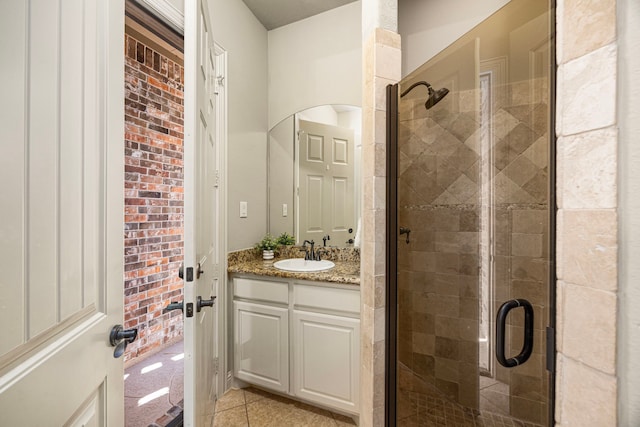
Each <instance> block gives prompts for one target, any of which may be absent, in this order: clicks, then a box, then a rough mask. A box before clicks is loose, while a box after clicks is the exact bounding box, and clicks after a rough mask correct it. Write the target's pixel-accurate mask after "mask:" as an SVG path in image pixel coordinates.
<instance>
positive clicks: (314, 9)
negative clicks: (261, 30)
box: [242, 0, 356, 30]
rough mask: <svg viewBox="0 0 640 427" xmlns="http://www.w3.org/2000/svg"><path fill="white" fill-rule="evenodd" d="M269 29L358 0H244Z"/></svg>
mask: <svg viewBox="0 0 640 427" xmlns="http://www.w3.org/2000/svg"><path fill="white" fill-rule="evenodd" d="M242 1H243V2H244V4H246V5H247V7H248V8H249V9H250V10H251V12H253V14H254V15H255V16H256V18H258V20H259V21H260V22H261V23H262V25H264V27H265V28H266V29H267V30H273V29H274V28H278V27H282V26H283V25H287V24H291V23H292V22H296V21H300V20H301V19H305V18H308V17H310V16H313V15H317V14H319V13H322V12H326V11H327V10H331V9H334V8H336V7H339V6H344V5H345V4H348V3H352V2H354V1H356V0H242Z"/></svg>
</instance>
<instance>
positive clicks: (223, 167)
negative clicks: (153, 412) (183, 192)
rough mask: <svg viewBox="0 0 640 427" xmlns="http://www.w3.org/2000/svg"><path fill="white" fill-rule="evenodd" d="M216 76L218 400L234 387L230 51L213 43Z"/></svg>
mask: <svg viewBox="0 0 640 427" xmlns="http://www.w3.org/2000/svg"><path fill="white" fill-rule="evenodd" d="M214 49H215V54H216V58H215V61H216V63H215V66H216V70H217V74H216V103H217V105H216V114H217V116H216V139H217V141H218V144H217V147H218V153H217V156H216V158H217V159H218V185H219V189H218V191H219V195H220V199H219V204H218V209H219V212H218V223H217V229H218V233H217V234H216V235H217V238H218V248H219V251H220V254H221V257H220V280H219V281H218V286H219V288H218V302H217V304H218V319H217V322H216V342H217V345H216V350H217V354H216V357H217V358H218V384H217V386H216V388H217V392H218V393H217V394H218V397H220V396H222V394H224V392H225V391H226V390H227V389H228V388H229V387H231V380H232V375H231V368H230V363H229V360H230V359H229V357H228V348H229V337H228V334H226V333H225V331H227V325H228V324H229V323H228V316H229V313H230V310H229V307H228V304H227V296H228V295H227V248H228V246H227V111H228V110H227V76H228V73H227V51H226V50H225V49H224V48H223V47H222V46H220V45H219V44H218V43H216V42H215V41H214Z"/></svg>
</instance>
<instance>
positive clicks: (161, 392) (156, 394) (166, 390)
mask: <svg viewBox="0 0 640 427" xmlns="http://www.w3.org/2000/svg"><path fill="white" fill-rule="evenodd" d="M168 393H169V387H162V388H161V389H159V390H156V391H154V392H153V393H149V394H147V395H146V396H145V397H143V398H141V399H140V400H138V406H142V405H144V404H145V403H149V402H151V401H152V400H154V399H157V398H159V397H161V396H164V395H165V394H168Z"/></svg>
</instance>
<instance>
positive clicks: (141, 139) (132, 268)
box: [124, 34, 184, 361]
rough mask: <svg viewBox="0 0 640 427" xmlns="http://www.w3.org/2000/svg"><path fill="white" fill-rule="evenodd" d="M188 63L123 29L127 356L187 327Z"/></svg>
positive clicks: (138, 353)
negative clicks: (134, 333)
mask: <svg viewBox="0 0 640 427" xmlns="http://www.w3.org/2000/svg"><path fill="white" fill-rule="evenodd" d="M183 81H184V70H183V67H182V65H181V64H178V63H176V62H174V61H172V60H170V59H168V58H167V57H165V56H163V55H162V54H161V53H160V52H157V51H154V50H153V49H151V48H150V47H148V46H146V45H145V44H143V43H142V42H140V41H138V40H136V39H135V38H133V37H131V36H130V35H128V34H127V35H126V36H125V153H124V156H125V253H124V256H125V277H124V295H125V297H124V298H125V301H124V310H125V319H124V320H125V328H138V338H137V340H136V341H134V342H133V343H132V344H130V345H129V346H128V347H127V351H126V353H125V361H130V360H132V359H134V358H136V357H139V356H142V355H143V354H145V353H148V352H149V351H152V350H154V349H158V348H159V347H160V346H162V345H163V344H164V343H167V342H170V341H172V340H174V339H176V338H177V337H180V336H181V335H182V326H183V325H182V313H181V312H180V311H179V310H175V311H172V312H169V313H163V312H162V309H163V307H164V306H166V305H167V304H168V303H169V302H170V301H181V300H182V280H181V279H180V278H179V277H178V269H179V267H180V264H181V263H182V260H183V236H184V233H183V171H182V167H183V160H182V155H183V112H184V108H183V105H184V103H183V91H184V87H183Z"/></svg>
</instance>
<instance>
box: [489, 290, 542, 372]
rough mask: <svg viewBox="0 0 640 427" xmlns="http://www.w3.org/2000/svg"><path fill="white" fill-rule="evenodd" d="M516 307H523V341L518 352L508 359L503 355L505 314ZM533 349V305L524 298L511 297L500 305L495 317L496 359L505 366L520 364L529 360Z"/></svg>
mask: <svg viewBox="0 0 640 427" xmlns="http://www.w3.org/2000/svg"><path fill="white" fill-rule="evenodd" d="M517 307H522V308H523V309H524V342H523V344H522V350H521V351H520V354H518V355H517V356H515V357H510V358H509V359H507V358H506V356H505V351H504V344H505V330H506V323H507V315H508V314H509V312H510V311H511V310H513V309H514V308H517ZM532 351H533V306H532V305H531V303H530V302H529V301H527V300H526V299H512V300H510V301H507V302H505V303H504V304H502V305H501V306H500V309H499V310H498V315H497V317H496V359H498V362H499V363H500V364H501V365H502V366H504V367H506V368H513V367H515V366H519V365H522V364H523V363H524V362H526V361H527V360H529V357H531V353H532Z"/></svg>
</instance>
